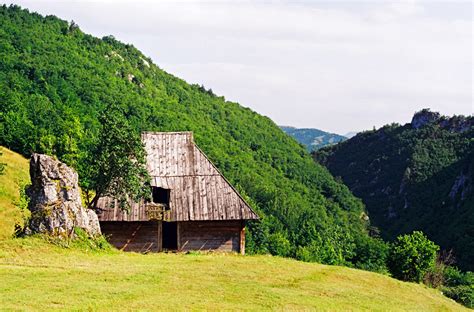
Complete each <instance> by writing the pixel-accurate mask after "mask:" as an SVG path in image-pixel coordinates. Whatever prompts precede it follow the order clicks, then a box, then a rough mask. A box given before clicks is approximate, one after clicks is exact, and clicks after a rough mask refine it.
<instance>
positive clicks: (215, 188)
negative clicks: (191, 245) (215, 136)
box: [97, 132, 258, 221]
mask: <svg viewBox="0 0 474 312" xmlns="http://www.w3.org/2000/svg"><path fill="white" fill-rule="evenodd" d="M142 139H143V142H144V144H145V149H146V152H147V170H148V172H149V173H150V176H151V185H152V186H157V187H162V188H165V189H170V190H171V191H170V203H169V207H170V208H171V211H170V219H169V221H205V220H249V219H258V216H257V214H255V212H253V211H252V209H251V208H250V207H249V206H248V204H247V203H246V202H245V201H244V200H243V198H242V197H241V196H240V195H239V193H238V192H237V191H236V190H235V189H234V188H233V187H232V185H231V184H230V183H229V182H228V181H227V180H226V179H225V178H224V176H222V175H221V174H220V172H219V171H218V170H217V168H216V167H215V166H214V165H213V164H212V162H211V161H210V160H209V159H208V158H207V156H206V155H205V154H204V153H203V152H202V151H201V150H200V149H199V148H198V147H197V145H195V144H194V142H193V137H192V133H191V132H170V133H154V132H145V133H143V135H142ZM97 205H98V208H100V209H101V212H100V213H99V214H98V216H99V220H101V221H146V220H148V218H147V215H146V206H145V203H144V202H143V201H141V202H139V203H131V209H130V213H127V212H126V211H122V210H121V209H120V207H119V205H118V203H117V201H116V200H114V199H113V198H100V199H99V202H98V204H97Z"/></svg>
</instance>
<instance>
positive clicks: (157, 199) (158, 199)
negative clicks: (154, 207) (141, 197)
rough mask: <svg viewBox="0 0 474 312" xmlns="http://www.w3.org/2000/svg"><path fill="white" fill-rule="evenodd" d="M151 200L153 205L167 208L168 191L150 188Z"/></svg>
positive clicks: (168, 200)
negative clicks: (162, 205) (161, 205)
mask: <svg viewBox="0 0 474 312" xmlns="http://www.w3.org/2000/svg"><path fill="white" fill-rule="evenodd" d="M151 191H152V200H153V202H154V203H155V204H164V205H166V207H167V208H169V203H170V190H169V189H164V188H162V187H156V186H152V188H151Z"/></svg>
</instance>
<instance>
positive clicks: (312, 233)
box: [0, 6, 367, 264]
mask: <svg viewBox="0 0 474 312" xmlns="http://www.w3.org/2000/svg"><path fill="white" fill-rule="evenodd" d="M0 25H1V26H0V85H1V86H2V88H0V103H2V105H0V144H1V145H5V146H7V147H9V148H10V149H13V150H15V151H17V152H19V153H21V154H23V155H25V156H27V157H28V156H29V155H30V153H31V152H32V151H35V152H39V153H48V154H54V155H56V156H57V157H58V158H59V159H60V160H62V161H64V162H66V163H67V164H69V165H72V166H74V167H75V168H76V169H78V171H79V176H80V184H81V186H82V187H83V188H84V189H89V190H93V189H96V190H97V189H98V188H99V182H100V181H103V179H102V178H100V179H99V178H98V177H95V174H100V175H102V177H105V176H106V175H109V174H110V172H101V170H100V169H101V168H104V170H106V171H107V170H109V169H110V168H108V167H107V166H106V164H105V157H106V155H108V154H109V155H110V154H111V153H113V152H115V151H114V149H113V147H114V146H115V144H114V143H113V141H114V140H115V141H117V142H120V144H119V146H117V148H120V149H122V148H123V149H125V150H121V151H119V154H120V155H121V157H117V158H115V159H116V160H114V161H118V160H121V161H123V160H124V159H127V158H124V157H122V156H123V155H127V154H128V152H130V151H136V148H137V146H134V147H132V148H129V147H127V145H126V144H125V145H122V143H124V141H125V140H124V139H125V138H128V137H127V135H126V133H124V131H118V129H117V131H112V130H110V129H109V130H108V129H106V128H103V126H102V125H101V120H103V119H101V118H111V120H112V121H111V123H112V124H123V125H124V126H126V127H129V129H130V131H129V133H130V136H132V134H133V136H135V137H136V135H137V134H139V133H141V132H142V131H193V133H194V138H195V141H196V143H197V144H198V145H199V146H200V148H201V149H203V150H204V151H205V152H206V154H207V155H208V156H209V157H210V159H211V160H212V161H213V162H214V163H215V164H216V166H217V167H218V168H219V169H220V171H221V172H222V173H223V174H224V175H225V176H226V178H227V179H229V181H230V182H231V183H232V184H233V185H235V186H236V187H237V188H238V189H239V190H242V191H243V193H245V196H246V197H248V198H249V199H251V203H252V207H253V208H254V209H255V210H256V211H257V212H258V213H259V215H260V216H261V218H262V220H261V222H255V223H253V225H251V226H249V231H248V232H249V233H248V240H247V241H248V249H247V250H248V251H250V252H255V253H263V252H269V249H270V248H273V249H272V250H273V252H275V253H280V252H282V253H283V254H282V255H290V256H296V252H297V250H300V249H304V250H305V254H307V255H308V259H311V260H314V261H322V262H326V263H348V264H349V261H350V259H352V258H353V254H354V249H355V244H353V240H354V237H357V236H359V235H362V236H364V235H367V234H366V225H367V224H366V222H365V221H363V220H362V219H361V217H360V216H361V215H362V212H363V211H364V206H363V204H362V202H361V201H360V200H359V199H357V198H355V197H354V196H353V195H352V194H351V192H350V191H349V190H348V189H347V187H345V186H344V185H343V184H341V183H340V182H338V181H336V180H335V179H334V178H333V177H332V176H331V174H330V173H329V172H328V171H327V170H326V169H324V168H323V167H322V166H320V165H318V164H315V163H314V162H313V161H312V158H311V156H310V155H309V154H308V153H307V151H306V150H305V149H304V148H303V147H302V146H300V145H299V144H298V143H297V142H295V141H294V140H293V139H292V138H290V137H289V136H288V135H286V134H285V133H284V132H283V131H281V130H280V129H279V128H278V126H277V125H275V124H274V123H273V122H272V121H271V120H270V119H268V118H266V117H263V116H260V115H258V114H256V113H255V112H253V111H251V110H250V109H248V108H244V107H242V106H240V105H239V104H237V103H233V102H228V101H225V99H224V98H223V97H219V96H216V95H215V94H214V93H213V92H212V91H211V90H206V89H205V88H203V87H202V86H198V85H190V84H187V83H186V82H185V81H183V80H181V79H179V78H176V77H174V76H172V75H170V74H168V73H166V72H165V71H163V70H161V69H160V68H158V67H157V66H156V65H155V64H153V62H152V61H151V60H150V59H149V58H147V57H146V56H144V55H143V54H142V53H141V52H140V51H138V50H137V49H136V48H134V47H133V46H132V45H129V44H123V43H121V42H119V41H117V40H115V39H114V38H113V37H111V36H108V37H104V38H103V39H98V38H95V37H92V36H90V35H87V34H84V33H82V32H81V31H80V29H78V28H77V27H76V26H73V27H71V25H72V24H69V23H67V22H65V21H63V20H60V19H58V18H56V17H54V16H47V17H42V16H41V15H39V14H36V13H29V12H28V11H26V10H22V9H21V8H19V7H17V6H11V7H7V6H2V7H0ZM109 107H116V109H115V108H114V109H113V110H112V111H110V112H109V109H108V108H109ZM109 113H110V115H111V116H110V117H107V115H108V114H109ZM104 114H105V115H104ZM101 116H102V117H101ZM125 120H126V122H124V121H125ZM104 131H106V132H107V131H108V132H107V133H108V135H107V136H105V135H104V133H103V132H104ZM114 135H115V137H113V136H114ZM109 136H112V137H109ZM109 139H110V142H109V141H107V140H109ZM101 141H102V143H100V142H101ZM101 148H102V149H103V150H100V149H101ZM135 158H136V159H139V158H140V157H138V156H137V157H135ZM117 164H118V165H119V166H122V165H123V163H117ZM125 168H130V167H129V166H125ZM132 175H133V174H132ZM109 176H110V175H109ZM138 176H140V175H138ZM112 180H113V179H112ZM132 182H133V183H135V182H137V180H133V181H132ZM138 184H140V183H137V184H135V185H138ZM122 186H123V185H122ZM120 188H121V189H123V188H122V187H119V189H120ZM134 190H137V188H133V190H132V191H133V192H134ZM133 192H132V193H133ZM122 194H123V193H122ZM281 237H283V238H285V239H286V240H287V241H288V242H289V249H290V250H289V251H288V248H287V247H288V244H287V242H286V241H284V240H281V239H279V238H281ZM277 238H278V239H277ZM341 238H342V240H341ZM276 241H278V242H280V243H282V242H284V243H283V245H279V244H277V245H275V244H274V243H275V242H276ZM346 242H347V244H346ZM275 246H279V247H278V248H274V247H275ZM281 246H284V248H280V247H281ZM318 253H321V254H318ZM333 257H334V259H333Z"/></svg>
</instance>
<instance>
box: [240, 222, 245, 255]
mask: <svg viewBox="0 0 474 312" xmlns="http://www.w3.org/2000/svg"><path fill="white" fill-rule="evenodd" d="M240 254H241V255H245V221H242V225H241V230H240Z"/></svg>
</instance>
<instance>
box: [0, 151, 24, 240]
mask: <svg viewBox="0 0 474 312" xmlns="http://www.w3.org/2000/svg"><path fill="white" fill-rule="evenodd" d="M0 149H1V151H2V153H3V156H0V163H7V164H8V166H6V167H5V175H0V239H4V238H6V237H10V236H11V233H12V232H13V229H14V225H15V222H18V221H20V220H21V214H20V211H19V210H18V209H16V208H15V205H14V203H15V202H17V201H18V196H19V195H20V194H19V185H21V184H22V183H25V182H28V181H29V180H30V176H29V173H28V160H26V159H25V158H23V157H21V156H20V155H18V154H17V153H15V152H12V151H10V150H8V149H6V148H2V147H0Z"/></svg>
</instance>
